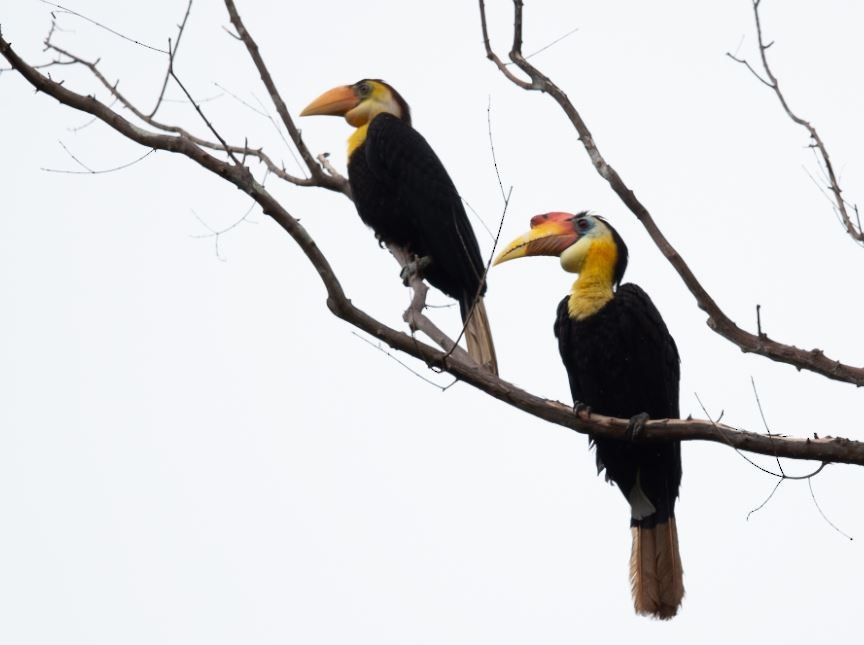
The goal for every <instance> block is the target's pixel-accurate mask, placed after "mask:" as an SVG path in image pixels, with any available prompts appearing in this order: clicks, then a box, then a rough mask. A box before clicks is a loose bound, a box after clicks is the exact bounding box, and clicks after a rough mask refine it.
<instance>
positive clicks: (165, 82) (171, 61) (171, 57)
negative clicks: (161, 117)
mask: <svg viewBox="0 0 864 645" xmlns="http://www.w3.org/2000/svg"><path fill="white" fill-rule="evenodd" d="M191 11H192V0H189V4H187V5H186V13H185V14H184V15H183V20H182V21H181V22H180V25H179V27H178V28H177V38H176V39H175V40H174V46H173V47H169V49H170V51H171V53H170V54H168V69H167V70H165V79H164V80H163V81H162V89H161V90H159V98H157V99H156V105H155V106H153V111H152V112H150V114H148V115H147V116H149V117H151V118H152V117H153V116H155V115H156V112H158V111H159V108H160V107H161V105H162V100H163V99H164V98H165V89H166V88H167V87H168V79H169V78H171V70H172V69H173V67H174V57H175V56H176V55H177V49H178V48H179V47H180V40H181V39H182V38H183V31H184V30H185V29H186V21H187V20H189V13H190V12H191ZM169 43H170V41H169Z"/></svg>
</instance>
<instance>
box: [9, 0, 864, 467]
mask: <svg viewBox="0 0 864 645" xmlns="http://www.w3.org/2000/svg"><path fill="white" fill-rule="evenodd" d="M229 4H231V3H230V2H229ZM235 13H236V12H235ZM238 22H239V19H238ZM240 25H241V26H242V23H240ZM235 26H237V25H236V24H235ZM238 31H241V34H243V33H245V31H244V30H242V29H240V27H238ZM0 54H2V55H3V56H4V57H5V58H6V60H7V61H9V63H10V64H11V65H12V67H13V68H14V69H15V70H17V72H18V73H19V74H20V75H21V76H22V77H23V78H24V79H26V80H27V81H28V82H29V83H30V84H31V85H32V86H33V87H34V88H35V89H36V90H37V91H39V92H43V93H44V94H46V95H48V96H51V97H53V98H55V99H57V100H58V101H60V102H61V103H63V104H64V105H67V106H69V107H71V108H73V109H76V110H79V111H81V112H86V113H88V114H91V115H93V116H95V117H97V118H98V119H100V120H101V121H102V122H104V123H105V124H106V125H108V126H110V127H111V128H113V129H114V130H116V131H117V132H119V133H120V134H121V135H123V136H125V137H126V138H128V139H130V140H132V141H135V142H137V143H139V144H141V145H142V146H145V147H146V148H148V149H156V150H164V151H167V152H173V153H177V154H181V155H183V156H185V157H187V158H189V159H190V160H192V161H194V162H195V163H196V164H198V165H199V166H201V167H202V168H204V169H205V170H207V171H209V172H212V173H213V174H215V175H217V176H219V177H221V178H223V179H224V180H226V181H228V182H229V183H231V184H233V185H234V186H236V187H237V188H238V189H240V190H242V191H243V192H245V193H246V194H247V195H249V196H250V197H251V198H252V199H253V200H254V201H255V202H256V203H257V204H258V205H260V206H261V208H262V210H263V212H264V213H265V214H267V215H269V216H270V217H272V218H273V219H274V220H275V221H276V222H277V223H278V224H279V225H280V226H281V227H282V228H283V229H284V230H285V231H286V232H287V233H288V234H289V235H290V236H291V237H292V239H293V240H294V241H295V242H296V243H297V245H298V246H299V247H300V249H301V250H302V251H303V253H304V254H305V255H306V257H307V259H308V260H309V262H310V263H311V264H312V266H313V267H314V268H315V270H316V271H317V273H318V276H319V278H320V279H321V282H322V284H323V286H324V288H325V290H326V293H327V306H328V308H329V309H330V311H331V312H332V313H333V314H335V315H336V316H337V317H339V318H341V319H343V320H345V321H346V322H348V323H349V324H351V325H353V326H354V327H356V328H357V329H359V330H362V331H363V332H365V333H367V334H368V335H369V336H371V337H373V338H375V339H377V340H379V341H381V342H383V343H386V344H387V345H389V346H390V347H391V348H393V349H395V350H398V351H401V352H404V353H406V354H408V355H410V356H413V357H415V358H417V359H419V360H421V361H423V362H424V363H425V364H426V365H428V366H430V367H431V368H433V369H435V370H438V371H446V372H448V373H450V374H451V375H453V376H454V377H455V378H456V379H458V380H460V381H463V382H464V383H467V384H469V385H471V386H473V387H475V388H477V389H479V390H481V391H483V392H485V393H486V394H488V395H489V396H492V397H494V398H496V399H498V400H500V401H503V402H505V403H507V404H508V405H511V406H513V407H516V408H518V409H521V410H523V411H525V412H527V413H529V414H531V415H533V416H536V417H538V418H540V419H543V420H545V421H548V422H551V423H555V424H558V425H561V426H564V427H567V428H571V429H573V430H576V431H579V432H582V433H587V434H591V435H592V436H596V437H607V438H616V439H626V438H627V437H628V436H629V435H628V424H629V420H628V419H614V418H610V417H604V416H601V415H596V414H591V413H590V412H588V411H586V410H582V411H580V412H579V413H575V412H574V411H573V409H572V408H571V407H570V406H569V405H565V404H563V403H560V402H558V401H552V400H549V399H545V398H543V397H539V396H537V395H534V394H532V393H530V392H526V391H525V390H522V389H521V388H519V387H517V386H516V385H514V384H512V383H509V382H507V381H504V380H502V379H499V378H498V377H496V376H494V375H493V374H492V373H491V372H489V371H488V370H487V369H485V368H483V367H481V366H479V365H477V364H476V363H474V362H473V361H472V362H469V361H466V360H463V359H461V357H460V354H458V353H457V352H454V353H453V355H451V356H449V357H448V356H447V354H446V353H445V352H444V351H441V350H439V349H436V348H434V347H432V346H430V345H427V344H425V343H423V342H421V341H419V340H418V339H416V338H414V337H413V336H411V335H409V334H406V333H403V332H400V331H398V330H396V329H393V328H391V327H389V326H387V325H385V324H384V323H382V322H381V321H379V320H377V319H375V318H373V317H372V316H370V315H369V314H368V313H366V312H365V311H363V310H362V309H360V308H358V307H357V306H355V305H354V303H353V302H352V301H351V300H350V299H348V297H347V296H346V294H345V292H344V290H343V288H342V286H341V284H340V282H339V280H338V278H337V277H336V275H335V274H334V272H333V269H332V267H331V265H330V263H329V261H328V260H327V258H326V256H325V255H324V254H323V253H322V251H321V249H320V248H319V247H318V245H317V244H316V243H315V241H314V240H313V239H312V237H311V236H310V235H309V233H308V232H307V231H306V229H305V228H304V227H303V226H302V225H301V224H300V222H299V221H298V220H297V219H296V218H294V217H293V216H292V215H291V214H290V213H289V212H288V211H287V210H286V209H285V207H284V206H282V204H281V203H279V202H278V201H277V200H276V198H274V197H273V195H271V194H270V193H269V192H268V191H267V189H266V188H265V187H264V186H263V185H262V184H261V183H259V182H258V181H256V179H255V177H254V176H253V175H252V173H251V172H250V171H249V169H248V168H246V167H245V166H244V165H236V164H233V163H230V162H228V161H225V160H223V159H220V158H218V157H217V156H214V155H213V154H210V153H209V152H208V151H207V150H206V149H205V148H204V147H203V146H201V145H199V144H197V143H196V142H195V141H193V140H192V139H191V138H189V137H187V136H185V135H184V134H180V133H165V132H159V131H152V130H148V129H146V128H142V127H140V126H138V125H135V124H133V123H132V122H130V121H129V120H128V119H126V118H124V117H123V116H122V115H120V114H118V113H116V112H114V111H113V110H111V109H110V108H109V107H108V106H106V105H105V104H103V103H102V102H100V101H99V100H97V99H96V98H95V97H93V96H86V95H83V94H79V93H76V92H74V91H72V90H70V89H68V88H66V87H65V86H63V84H62V83H59V82H56V81H54V80H52V79H51V78H49V77H48V76H46V75H44V74H42V73H41V72H39V71H38V70H36V69H34V68H33V67H32V66H31V65H28V64H27V63H26V62H25V61H24V60H22V59H21V58H20V57H19V56H18V55H17V54H16V53H15V51H14V50H13V49H12V47H11V45H10V44H9V43H8V42H7V41H6V40H4V38H3V37H2V34H0ZM262 65H263V63H262ZM267 76H268V77H269V74H268V75H267ZM415 296H416V294H415ZM417 297H418V298H419V296H417ZM670 439H677V440H706V441H714V442H717V443H722V444H726V445H729V446H731V447H733V448H736V449H738V450H746V451H750V452H756V453H760V454H765V455H771V456H775V455H776V456H778V457H786V458H791V459H809V460H816V461H820V462H837V463H849V464H858V465H864V442H857V441H851V440H849V439H844V438H833V437H825V438H819V439H817V438H814V439H796V438H790V437H783V436H778V435H771V436H766V435H761V434H756V433H753V432H748V431H745V430H739V429H737V428H733V427H731V426H725V425H720V424H719V423H716V422H714V421H705V420H693V419H660V420H653V421H649V422H648V423H647V424H646V425H645V427H644V429H643V430H642V431H641V432H640V434H639V437H638V439H637V441H658V440H660V441H668V440H670Z"/></svg>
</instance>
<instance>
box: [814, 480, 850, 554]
mask: <svg viewBox="0 0 864 645" xmlns="http://www.w3.org/2000/svg"><path fill="white" fill-rule="evenodd" d="M807 486H809V487H810V497H812V498H813V503H814V504H815V505H816V510H817V511H819V515H821V516H822V519H823V520H825V521H826V522H828V526H830V527H831V528H832V529H834V530H835V531H837V532H838V533H839V534H840V535H842V536H843V537H845V538H846V539H847V540H849V541H850V542H851V541H852V539H853V538H852V536H851V535H849V534H848V533H844V532H843V531H841V530H840V529H839V528H838V527H837V525H836V524H834V522H832V521H831V520H829V519H828V516H827V515H825V512H824V511H823V510H822V507H821V506H819V502H818V501H816V493H814V492H813V482H812V481H811V480H809V479H808V480H807Z"/></svg>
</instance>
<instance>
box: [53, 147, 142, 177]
mask: <svg viewBox="0 0 864 645" xmlns="http://www.w3.org/2000/svg"><path fill="white" fill-rule="evenodd" d="M59 143H60V145H61V146H63V149H64V150H65V151H66V152H67V153H68V154H69V156H70V157H72V159H73V160H74V161H75V163H77V164H78V165H79V166H81V167H82V168H84V170H62V169H58V168H40V169H39V170H43V171H45V172H57V173H62V174H65V175H105V174H108V173H109V172H116V171H118V170H125V169H126V168H129V167H130V166H134V165H135V164H136V163H139V162H140V161H143V160H144V159H146V158H147V157H149V156H150V155H152V154H153V153H154V152H156V150H155V149H154V148H151V149H150V150H148V151H147V152H145V153H144V154H143V155H141V156H140V157H138V158H136V159H134V160H133V161H130V162H129V163H124V164H121V165H119V166H114V167H113V168H104V169H101V170H93V169H92V168H90V167H89V166H86V165H84V163H82V162H81V160H80V159H78V157H76V156H75V155H73V154H72V152H71V151H70V150H69V148H67V147H66V146H65V145H64V144H63V142H62V141H60V142H59Z"/></svg>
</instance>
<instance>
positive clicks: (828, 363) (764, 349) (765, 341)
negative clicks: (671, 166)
mask: <svg viewBox="0 0 864 645" xmlns="http://www.w3.org/2000/svg"><path fill="white" fill-rule="evenodd" d="M479 6H480V22H481V25H482V29H483V40H484V43H485V45H486V48H487V49H486V55H487V58H489V59H490V60H492V61H493V62H495V64H496V65H497V66H498V69H500V70H501V72H502V73H503V74H504V75H505V76H506V77H507V78H508V79H509V80H511V81H512V82H513V83H515V84H516V85H518V86H519V87H521V88H523V89H526V90H537V91H540V92H544V93H546V94H549V95H550V96H551V97H552V98H553V99H554V100H555V102H556V103H558V105H559V106H560V107H561V109H562V110H563V111H564V113H565V114H566V115H567V118H568V119H570V122H571V123H572V124H573V127H574V128H575V129H576V132H577V133H578V134H579V140H580V141H581V142H582V145H583V147H584V148H585V151H586V152H587V153H588V156H589V157H590V159H591V163H592V164H593V165H594V168H595V169H596V170H597V172H598V173H599V174H600V176H601V177H603V179H605V180H606V181H607V182H608V183H609V185H610V187H611V188H612V190H614V191H615V193H616V194H617V195H618V197H619V198H620V199H621V201H622V202H623V203H624V204H625V205H626V206H627V208H629V209H630V211H631V212H632V213H633V214H634V215H635V216H636V218H637V219H638V220H639V221H640V222H641V223H642V225H643V226H644V227H645V230H646V231H648V234H649V235H650V236H651V239H652V240H653V241H654V244H655V245H656V246H657V248H659V249H660V251H661V252H662V253H663V255H664V256H665V257H666V259H667V260H668V261H669V263H670V264H671V265H672V267H673V268H674V269H675V270H676V271H677V272H678V275H679V276H680V277H681V279H682V281H683V282H684V284H685V285H686V286H687V288H688V289H689V290H690V293H692V294H693V296H694V297H695V298H696V304H697V305H698V306H699V308H700V309H702V310H703V311H704V312H705V313H706V314H708V320H707V323H708V326H709V327H710V328H711V329H713V330H714V331H715V332H717V333H718V334H720V335H721V336H723V337H724V338H726V339H728V340H730V341H732V342H733V343H734V344H736V345H738V347H740V348H741V350H742V351H744V352H749V353H754V354H760V355H762V356H765V357H767V358H770V359H771V360H773V361H777V362H780V363H788V364H789V365H792V366H794V367H796V368H798V369H799V370H800V369H806V370H809V371H811V372H815V373H817V374H821V375H822V376H825V377H827V378H829V379H833V380H836V381H844V382H846V383H853V384H854V385H856V386H857V387H861V386H862V385H864V367H855V366H852V365H846V364H844V363H841V362H840V361H838V360H834V359H831V358H828V357H827V356H825V354H824V352H823V351H822V350H821V349H811V350H809V351H808V350H805V349H800V348H798V347H795V346H794V345H788V344H784V343H780V342H778V341H775V340H773V339H771V338H769V337H768V336H767V335H765V334H753V333H751V332H749V331H745V330H744V329H741V328H740V327H739V326H738V325H737V324H736V323H735V322H734V321H733V320H731V319H730V318H729V317H728V316H727V315H726V314H725V313H724V312H723V310H722V309H720V307H719V305H718V304H717V303H716V302H715V301H714V299H713V298H712V297H711V296H710V295H709V293H708V292H707V291H706V290H705V288H704V287H703V286H702V284H701V283H700V282H699V280H698V279H697V278H696V276H695V275H694V274H693V271H691V269H690V267H689V266H688V265H687V263H686V262H685V261H684V258H683V257H682V256H681V254H680V253H679V252H678V250H677V249H675V247H674V246H672V244H671V243H670V242H669V240H667V239H666V236H665V235H663V233H662V231H661V230H660V228H659V227H658V226H657V223H656V222H655V221H654V218H653V217H652V216H651V213H649V211H648V209H647V208H646V207H645V206H644V205H643V204H642V202H640V201H639V199H638V198H637V197H636V194H635V193H634V192H633V190H632V189H630V187H629V186H628V185H627V184H625V183H624V180H623V179H621V176H620V175H619V174H618V173H617V172H616V171H615V169H614V168H613V167H612V166H611V165H609V164H608V163H607V161H606V159H605V158H604V157H603V155H602V154H601V153H600V149H599V148H598V147H597V144H596V143H595V141H594V137H593V136H592V134H591V131H590V130H589V129H588V126H587V124H586V123H585V121H584V120H583V119H582V116H581V115H580V114H579V111H578V110H577V109H576V108H575V107H574V105H573V103H571V102H570V99H569V98H568V97H567V95H566V94H565V93H564V92H563V91H562V90H561V88H560V87H558V86H557V85H556V84H555V83H554V82H553V81H552V80H551V79H550V78H549V77H548V76H546V75H545V74H543V73H542V72H541V71H540V70H539V69H537V68H536V67H535V66H534V65H532V64H531V63H529V62H528V60H526V58H525V57H524V56H523V55H522V0H513V47H512V49H511V50H510V60H512V61H513V62H514V63H515V64H516V66H517V67H519V69H521V70H522V71H523V72H524V73H525V74H526V75H527V76H528V77H529V78H530V79H531V80H530V82H527V81H524V80H521V79H519V78H517V77H515V76H514V75H513V74H512V73H511V72H510V71H509V70H507V69H506V67H504V65H503V63H501V60H500V58H499V57H498V56H497V55H496V54H495V53H494V52H493V51H492V50H491V49H490V46H489V36H488V34H487V31H486V16H485V13H486V9H485V5H484V2H483V0H479Z"/></svg>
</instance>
